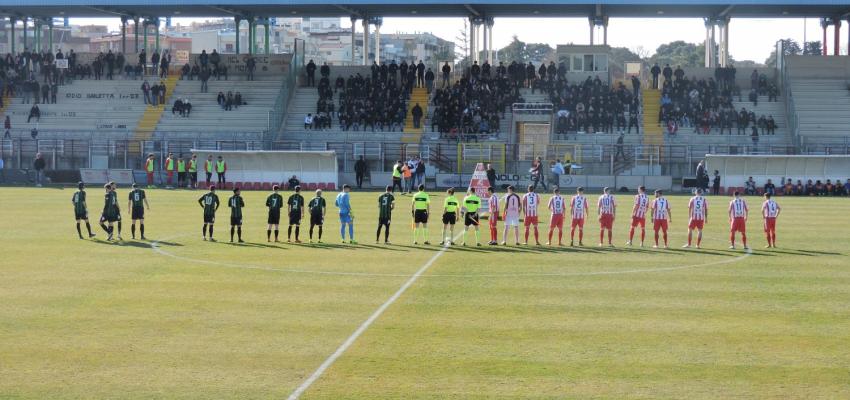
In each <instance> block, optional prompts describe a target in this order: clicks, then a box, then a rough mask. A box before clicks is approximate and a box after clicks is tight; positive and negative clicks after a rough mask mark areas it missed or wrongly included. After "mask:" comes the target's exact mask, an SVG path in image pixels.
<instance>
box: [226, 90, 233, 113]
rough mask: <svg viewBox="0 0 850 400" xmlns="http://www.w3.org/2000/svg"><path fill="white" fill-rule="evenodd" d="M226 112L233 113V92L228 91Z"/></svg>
mask: <svg viewBox="0 0 850 400" xmlns="http://www.w3.org/2000/svg"><path fill="white" fill-rule="evenodd" d="M224 110H225V111H231V110H233V92H231V91H228V92H227V97H225V99H224Z"/></svg>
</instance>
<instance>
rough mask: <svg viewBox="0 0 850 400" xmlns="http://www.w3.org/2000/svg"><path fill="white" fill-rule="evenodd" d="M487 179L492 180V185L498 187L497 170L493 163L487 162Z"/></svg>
mask: <svg viewBox="0 0 850 400" xmlns="http://www.w3.org/2000/svg"><path fill="white" fill-rule="evenodd" d="M487 181H488V182H490V187H491V188H493V189H494V190H495V189H496V170H495V169H494V168H493V164H487Z"/></svg>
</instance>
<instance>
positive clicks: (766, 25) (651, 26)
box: [70, 18, 847, 63]
mask: <svg viewBox="0 0 850 400" xmlns="http://www.w3.org/2000/svg"><path fill="white" fill-rule="evenodd" d="M194 20H203V18H201V19H194ZM192 21H193V19H189V18H174V19H173V21H172V23H173V24H177V23H180V24H184V25H185V24H189V23H191V22H192ZM70 22H71V23H72V24H91V23H96V24H107V25H109V26H110V29H114V30H117V29H118V26H119V24H120V22H119V21H118V19H117V18H116V19H100V20H98V19H73V18H72V19H71V21H70ZM350 24H351V23H350V22H349V19H348V18H343V19H342V21H341V26H342V27H349V26H350ZM463 26H464V25H463V19H462V18H384V25H383V26H382V27H381V33H382V34H388V33H393V32H407V33H412V32H431V33H433V34H435V35H437V36H439V37H441V38H443V39H446V40H455V41H456V38H457V37H458V36H459V31H460V30H462V29H463ZM804 27H805V29H804ZM358 28H359V29H360V30H361V31H362V26H361V27H358ZM845 29H847V27H846V26H845ZM804 31H805V33H804ZM514 35H516V36H517V37H519V39H520V40H522V41H524V42H531V43H548V44H549V45H551V46H552V47H554V46H556V45H558V44H568V43H574V44H586V43H588V42H589V27H588V22H587V19H586V18H497V19H496V21H495V25H494V27H493V41H494V42H495V47H496V48H501V47H504V46H505V45H507V44H508V43H510V41H511V40H512V38H513V36H514ZM804 35H805V37H806V39H807V40H809V41H814V40H821V39H822V35H823V33H822V31H821V28H820V26H819V24H818V20H817V19H808V20H804V19H801V18H776V19H733V20H732V21H731V22H730V24H729V53H730V54H731V56H732V58H734V59H735V60H752V61H756V62H759V63H762V62H764V60H765V59H767V57H768V56H769V55H770V52H771V51H773V49H774V48H775V45H776V41H777V40H779V39H783V38H792V39H795V40H797V41H798V42H800V43H802V42H803V39H804ZM828 35H829V36H828V37H829V38H830V41H831V39H832V37H833V33H832V28H830V30H829V32H828ZM841 36H842V43H844V44H843V45H842V46H843V47H842V51H846V50H845V49H844V47H846V40H847V35H846V34H842V35H841ZM674 40H684V41H686V42H690V43H698V42H703V41H705V25H704V24H703V21H702V19H698V18H653V19H647V18H612V19H610V20H609V22H608V44H609V45H611V46H614V47H626V48H629V49H630V50H632V51H636V50H637V49H639V48H642V49H644V51H645V52H646V53H647V54H648V55H651V54H653V53H654V52H655V49H656V48H658V46H659V45H661V44H664V43H668V42H671V41H674ZM601 42H602V32H601V30H598V32H597V39H596V43H601ZM831 48H832V45H830V49H831Z"/></svg>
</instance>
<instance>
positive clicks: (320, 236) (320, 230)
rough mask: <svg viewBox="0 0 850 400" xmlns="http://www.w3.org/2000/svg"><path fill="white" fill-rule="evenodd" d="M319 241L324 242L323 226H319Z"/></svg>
mask: <svg viewBox="0 0 850 400" xmlns="http://www.w3.org/2000/svg"><path fill="white" fill-rule="evenodd" d="M319 240H322V225H319Z"/></svg>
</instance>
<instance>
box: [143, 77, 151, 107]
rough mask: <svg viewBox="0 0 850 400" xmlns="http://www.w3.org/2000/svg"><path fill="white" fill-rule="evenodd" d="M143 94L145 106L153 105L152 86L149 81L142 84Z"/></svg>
mask: <svg viewBox="0 0 850 400" xmlns="http://www.w3.org/2000/svg"><path fill="white" fill-rule="evenodd" d="M142 94H144V100H145V104H151V85H150V83H148V81H147V80H146V81H144V82H142Z"/></svg>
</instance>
